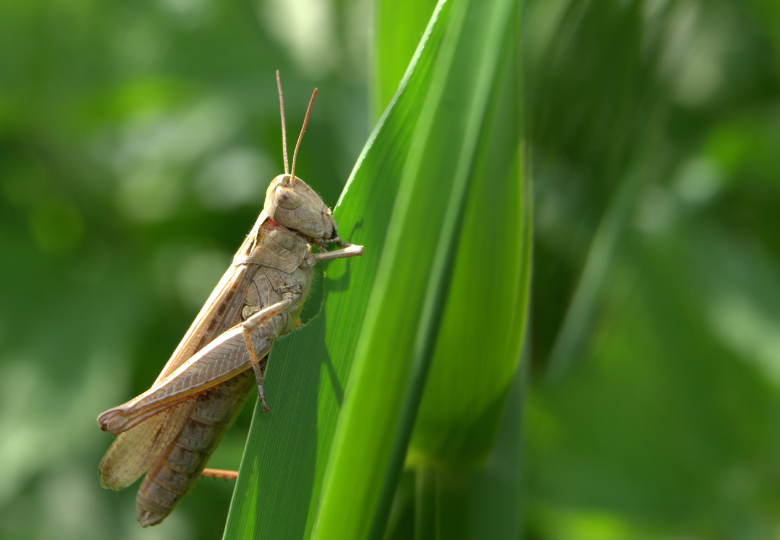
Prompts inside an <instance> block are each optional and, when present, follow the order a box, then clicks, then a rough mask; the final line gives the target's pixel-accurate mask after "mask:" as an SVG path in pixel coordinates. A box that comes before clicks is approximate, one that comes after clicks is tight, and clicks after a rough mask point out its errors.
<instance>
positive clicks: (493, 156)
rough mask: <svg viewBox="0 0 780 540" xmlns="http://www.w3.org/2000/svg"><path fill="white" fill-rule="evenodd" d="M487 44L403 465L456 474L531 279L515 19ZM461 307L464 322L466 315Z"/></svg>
mask: <svg viewBox="0 0 780 540" xmlns="http://www.w3.org/2000/svg"><path fill="white" fill-rule="evenodd" d="M518 7H519V6H517V5H515V6H514V9H513V10H512V12H511V15H510V14H507V15H506V19H505V20H503V21H496V27H494V28H492V29H491V30H490V31H489V33H490V34H491V35H496V36H501V37H500V39H498V40H497V42H496V44H495V47H496V49H495V51H494V54H495V57H494V64H492V65H491V64H489V63H488V62H483V64H482V68H483V69H484V72H483V73H481V74H480V76H481V77H484V78H485V79H486V80H491V81H493V85H492V88H491V89H490V96H489V101H488V104H487V111H486V114H485V119H484V123H483V125H482V129H481V131H480V137H479V143H478V147H477V149H476V152H475V156H474V164H473V169H472V171H471V179H472V180H471V187H470V191H469V193H468V200H467V203H466V205H467V206H466V211H465V214H464V217H463V227H462V232H461V234H460V239H459V245H458V254H457V258H456V260H455V262H454V270H453V278H452V284H451V286H450V288H449V291H448V293H447V306H446V311H445V314H444V320H443V324H442V328H441V330H440V333H439V336H438V341H437V344H436V350H435V356H434V359H433V363H432V365H431V372H430V373H429V376H428V381H427V383H426V388H425V394H424V397H423V401H422V403H421V405H420V410H419V412H418V414H417V419H416V424H415V428H414V434H413V437H412V441H411V444H410V449H409V460H408V461H409V463H410V464H412V465H422V466H426V467H435V468H437V469H442V468H449V469H454V470H457V471H460V472H461V473H465V472H470V471H472V470H474V469H475V468H478V467H480V466H481V465H482V464H483V463H484V461H485V459H486V457H487V454H488V452H489V451H490V449H491V447H492V445H493V440H494V438H495V432H496V429H497V428H498V423H499V421H500V419H501V417H502V411H503V406H504V401H505V399H506V395H507V392H508V391H509V386H510V384H511V382H512V378H513V375H514V373H515V370H516V367H517V362H518V359H519V357H520V348H521V342H522V336H523V330H524V327H525V315H526V306H527V299H528V286H529V274H530V246H531V236H530V233H531V225H530V190H529V189H528V187H529V186H528V185H527V183H526V182H524V175H523V167H524V164H523V159H522V155H521V124H520V120H521V118H520V90H519V82H520V73H519V58H518V52H519V51H518V47H517V44H518V24H519V12H518V11H517V8H518ZM464 308H467V309H468V311H469V313H470V315H465V314H464Z"/></svg>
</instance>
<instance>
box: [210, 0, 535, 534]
mask: <svg viewBox="0 0 780 540" xmlns="http://www.w3.org/2000/svg"><path fill="white" fill-rule="evenodd" d="M517 9H518V2H517V1H515V0H490V1H484V2H478V1H476V0H472V1H457V2H440V3H439V5H438V6H437V8H436V11H435V12H434V14H433V18H432V19H431V22H430V24H429V26H428V28H427V30H426V32H425V35H424V37H423V39H422V41H421V43H420V46H419V47H418V49H417V52H416V54H415V57H414V58H413V60H412V63H411V64H410V67H409V69H408V70H407V73H406V75H405V77H404V79H403V81H402V83H401V86H400V88H399V90H398V93H397V94H396V96H395V97H394V98H393V101H392V102H391V104H390V106H389V107H388V109H387V111H386V112H385V114H384V115H383V117H382V119H381V120H380V122H379V125H378V126H377V128H376V130H375V131H374V133H373V135H372V137H371V138H370V140H369V141H368V143H367V144H366V147H365V149H364V151H363V154H362V155H361V157H360V159H359V160H358V163H357V165H356V167H355V170H354V171H353V174H352V176H351V178H350V181H349V183H348V184H347V187H346V188H345V190H344V193H343V194H342V198H341V201H340V203H339V204H338V205H337V206H338V207H337V209H336V211H335V215H336V219H337V221H338V223H339V231H340V233H341V235H342V237H344V238H346V239H348V240H349V241H351V242H354V243H357V244H362V245H364V246H365V255H364V256H363V257H361V258H358V259H353V260H342V261H334V262H332V263H329V265H328V266H327V267H326V270H325V281H324V284H323V288H324V301H323V306H322V310H321V312H320V314H319V315H318V316H317V317H315V318H314V319H313V320H312V321H311V322H310V323H309V324H308V325H306V326H305V327H303V328H302V329H300V330H298V331H296V332H293V333H292V334H290V335H289V336H286V337H285V338H283V339H280V340H278V342H277V343H276V344H275V345H274V349H273V351H272V354H271V358H270V360H269V364H268V370H267V378H266V388H267V395H268V399H269V403H270V405H271V408H272V412H271V413H269V414H259V413H258V411H257V410H256V411H255V413H256V414H255V417H254V420H253V425H252V428H251V431H250V437H249V440H248V442H247V449H246V452H245V454H244V459H243V462H242V465H241V472H240V475H239V481H238V484H237V486H236V491H235V495H234V500H233V504H232V506H231V511H230V515H229V518H228V525H227V528H226V533H225V538H231V539H232V538H290V539H292V538H296V539H297V538H309V537H312V538H318V539H325V538H366V537H367V536H372V537H376V538H378V537H381V536H382V535H383V534H384V530H385V523H386V521H387V517H388V514H389V512H390V507H391V503H392V500H393V494H394V492H395V489H396V485H397V483H398V479H399V475H400V473H401V469H402V466H403V463H404V460H405V457H406V454H407V447H408V443H409V439H410V437H411V433H412V427H413V425H414V420H415V417H416V416H417V410H418V407H419V404H420V400H421V398H422V394H423V389H424V388H425V381H426V375H427V372H428V367H429V365H430V363H431V360H432V358H433V357H434V351H436V350H442V349H441V347H443V346H444V345H442V342H441V341H440V336H441V335H442V334H440V330H441V329H448V330H447V332H449V334H448V335H447V337H445V338H444V339H446V340H450V339H451V335H452V334H451V333H452V331H453V329H456V331H459V330H457V329H459V328H462V320H463V319H464V318H465V319H466V320H468V321H469V322H470V323H471V324H470V326H469V328H470V329H471V330H472V332H473V336H471V335H469V336H468V338H469V339H470V340H471V343H470V344H469V346H468V347H466V348H463V350H464V351H469V357H468V358H465V357H464V356H463V355H460V356H457V357H456V358H453V359H452V360H453V361H456V365H457V366H458V368H459V369H460V368H461V367H462V366H466V365H469V363H470V362H473V356H471V351H473V350H474V349H473V348H474V347H476V348H479V343H480V342H482V341H484V340H493V339H494V338H495V336H497V335H499V334H500V335H501V339H499V340H498V341H495V343H493V344H492V345H490V347H491V351H492V350H495V351H500V353H499V354H500V355H501V357H500V358H496V361H495V362H493V363H490V365H489V366H488V367H487V368H486V373H485V376H484V377H480V378H479V380H480V381H481V382H480V384H479V385H478V386H477V387H475V388H476V389H478V390H485V389H487V390H488V391H487V392H484V393H483V396H482V398H483V399H482V400H481V402H472V406H473V407H474V412H477V411H483V412H486V411H487V412H489V413H490V414H491V416H495V417H496V418H498V419H500V417H501V410H502V408H503V402H504V400H505V397H506V393H507V392H508V388H509V383H510V382H511V379H512V374H513V372H514V367H515V366H516V362H517V358H518V353H519V347H520V338H521V331H522V327H523V320H524V313H525V291H526V287H527V277H528V273H527V269H528V258H529V252H528V246H529V245H530V243H529V240H528V232H529V230H530V229H529V227H528V221H527V220H528V216H529V215H530V214H529V212H528V198H527V193H526V191H525V189H524V187H523V186H524V184H523V182H522V178H523V177H522V175H521V171H522V159H521V153H520V132H519V110H518V106H519V94H518V91H517V63H516V48H517V25H518V17H517ZM507 102H509V103H510V104H511V106H509V107H508V108H507ZM311 183H312V185H314V186H316V180H313V181H312V182H311ZM486 212H487V213H486ZM496 232H497V234H496V235H493V233H496ZM482 244H484V245H482ZM475 247H476V248H477V251H476V252H475V253H476V254H475V256H473V257H471V256H469V253H468V251H469V250H471V249H472V248H475ZM481 265H488V269H489V270H490V269H492V271H489V272H488V273H487V274H485V267H484V266H481ZM496 265H498V267H497V268H496ZM475 272H476V274H475ZM486 278H487V279H486ZM464 280H467V281H464ZM468 280H470V281H468ZM470 284H472V285H473V292H472V294H471V295H470V294H467V290H468V289H469V287H470ZM484 289H488V290H489V291H490V292H489V293H486V292H485V290H484ZM451 292H454V293H456V299H455V300H451V299H449V296H450V293H451ZM480 296H482V297H483V298H488V297H489V298H490V301H489V302H488V304H487V305H486V306H482V307H480V305H479V302H480V300H479V298H480ZM475 299H476V300H477V304H476V305H475V304H474V300H475ZM483 308H484V309H483ZM485 310H490V311H491V313H490V315H489V316H487V315H485V313H484V311H485ZM458 314H459V315H458ZM507 315H508V318H507ZM485 322H487V324H488V325H489V326H490V328H489V329H488V331H487V332H484V331H485ZM483 332H484V334H483ZM507 332H509V335H507ZM483 335H484V336H485V337H483ZM456 345H457V344H456ZM443 350H446V347H445V348H444V349H443ZM445 360H447V361H449V359H447V358H445ZM444 369H445V371H446V369H447V368H446V366H445V367H444ZM489 373H492V375H489ZM462 375H465V376H466V377H467V378H468V377H469V371H468V370H465V371H463V373H462ZM448 392H449V390H448ZM483 416H484V415H483ZM454 419H455V420H456V422H460V419H459V418H454ZM488 425H490V426H491V427H490V428H489V429H488V430H487V431H486V433H485V434H484V440H483V441H482V442H480V443H479V444H477V445H476V447H474V448H472V447H470V446H469V445H466V446H467V447H466V450H467V452H468V454H469V457H468V458H467V459H468V460H469V462H473V463H475V466H476V464H477V463H480V462H482V461H484V459H485V457H486V454H487V450H488V449H489V448H490V443H491V442H492V438H493V437H494V436H495V426H496V425H497V420H496V421H495V422H494V421H492V420H491V421H490V422H488ZM472 428H473V426H472V424H471V420H469V423H468V425H467V428H466V429H467V430H469V429H472ZM475 448H476V453H475ZM420 455H423V454H420ZM473 456H476V458H475V457H473Z"/></svg>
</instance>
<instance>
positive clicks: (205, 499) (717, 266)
mask: <svg viewBox="0 0 780 540" xmlns="http://www.w3.org/2000/svg"><path fill="white" fill-rule="evenodd" d="M410 9H414V8H410ZM431 9H432V5H431ZM374 24H375V13H374V12H373V5H372V2H370V1H367V0H351V1H348V0H330V1H325V0H294V1H284V0H265V1H262V2H245V1H221V2H217V1H212V0H146V1H138V2H132V3H130V2H117V1H111V2H108V1H107V2H102V3H101V2H86V1H83V2H76V1H66V0H60V1H35V0H28V1H25V2H12V1H10V0H9V1H6V2H0V248H2V254H3V255H2V262H0V284H1V285H0V291H1V293H0V384H1V385H2V392H0V441H2V442H0V464H1V465H0V472H2V474H0V537H2V538H4V539H6V538H8V539H20V540H21V539H27V538H42V539H43V538H46V539H49V538H52V539H54V538H56V539H71V538H72V539H82V538H85V539H93V538H94V539H102V538H145V539H153V538H169V539H178V538H203V539H210V538H219V537H220V536H221V533H222V529H223V527H224V520H225V516H226V514H227V508H228V504H229V499H230V494H231V490H232V486H231V485H230V484H227V483H223V482H221V481H212V480H202V481H200V482H199V483H198V484H197V485H196V487H195V488H194V490H193V491H192V493H191V494H190V495H188V496H187V498H186V499H184V501H183V502H182V503H181V505H180V506H179V507H178V508H177V510H176V511H175V512H174V513H173V514H172V515H171V516H170V517H169V518H168V519H167V520H166V521H165V523H164V524H163V525H161V526H159V527H155V528H152V529H148V530H143V529H141V528H140V527H139V526H138V525H137V523H136V522H135V516H134V502H133V501H134V497H135V489H132V488H131V489H128V490H126V491H124V492H121V493H113V492H109V491H104V490H102V489H101V488H100V486H99V483H98V481H97V475H96V467H97V463H98V461H99V459H100V456H101V455H102V453H103V452H104V451H105V449H106V448H107V447H108V445H109V442H110V437H109V436H108V435H106V434H104V433H101V432H100V431H99V430H98V429H97V426H96V423H95V416H96V415H97V414H98V413H99V412H101V411H103V410H105V409H107V408H108V407H111V406H113V405H116V404H118V403H121V402H123V401H125V400H126V399H128V398H129V397H132V396H134V395H136V394H138V393H140V392H141V391H143V390H145V389H146V388H147V387H148V386H149V384H150V382H151V381H152V380H153V379H154V377H156V375H157V373H158V372H159V370H160V368H161V367H162V365H163V363H164V362H165V360H166V359H167V358H168V356H169V355H170V353H171V351H172V350H173V348H174V347H175V346H176V344H177V343H178V341H179V339H180V338H181V335H182V333H183V332H184V330H185V329H186V328H187V326H188V325H189V323H190V322H191V320H192V318H193V317H194V315H195V314H196V313H197V310H198V309H199V307H200V306H201V304H202V303H203V301H204V299H205V298H206V296H207V295H208V293H209V292H210V291H211V288H212V287H213V285H214V283H216V281H217V279H218V278H219V276H220V275H221V273H222V272H223V271H224V269H225V267H226V265H227V264H228V263H229V261H230V258H231V256H232V253H233V251H234V250H235V249H236V247H237V246H238V245H239V243H240V242H241V240H242V238H243V236H244V235H245V234H246V232H247V231H248V229H249V227H250V226H251V225H252V223H253V222H254V219H255V217H256V216H257V213H258V212H259V210H260V208H261V205H262V199H263V194H264V192H265V188H266V186H267V182H268V181H269V180H270V179H271V178H272V177H273V176H275V175H276V174H278V173H279V172H281V170H282V160H281V137H280V130H279V117H278V104H277V98H276V88H275V85H274V71H275V70H276V69H280V70H281V73H282V81H283V83H284V86H285V97H286V99H285V102H286V109H287V118H288V128H289V131H290V132H291V133H295V132H297V130H298V128H299V126H300V122H301V120H302V116H303V112H304V110H305V107H306V104H307V99H308V96H309V94H310V91H311V89H312V88H313V87H314V86H317V87H319V88H320V94H319V96H318V98H317V102H316V104H315V107H314V112H313V114H312V118H311V120H310V123H309V129H308V133H307V136H306V138H305V140H304V141H303V145H302V149H301V153H300V159H299V161H298V166H297V167H296V171H299V176H301V177H302V178H304V179H305V180H307V181H308V182H309V183H310V184H311V185H312V186H313V187H314V188H315V189H316V190H317V191H318V192H319V193H320V194H321V195H322V197H323V199H324V200H325V201H326V202H327V203H329V204H331V205H332V204H335V201H336V200H337V198H338V195H339V192H340V190H341V187H342V186H343V184H344V182H345V181H346V178H347V177H348V175H349V172H350V170H351V169H352V166H353V164H354V162H355V160H356V159H357V157H358V154H359V152H360V150H361V148H362V146H363V144H364V142H365V140H366V138H367V137H368V135H369V133H370V130H371V128H372V127H373V118H375V117H376V115H377V114H378V111H379V110H381V107H382V104H385V103H386V101H387V99H389V97H388V96H377V95H373V94H372V89H373V88H375V84H373V83H372V82H371V81H372V77H377V75H376V65H374V64H373V57H372V55H371V43H372V28H373V26H374ZM396 24H403V19H401V20H400V21H398V22H396ZM421 34H422V29H420V35H421ZM522 39H523V41H522V49H521V50H522V56H523V58H524V68H525V77H524V83H525V88H524V95H525V103H524V105H525V112H524V117H525V120H526V132H527V143H528V149H529V151H530V152H529V155H530V156H531V160H530V162H531V168H532V178H533V186H534V192H535V208H534V214H535V250H534V269H533V283H532V305H531V317H530V323H529V324H530V327H529V333H528V337H529V343H528V348H527V350H528V358H529V362H528V364H527V367H528V370H527V373H528V377H527V399H526V408H525V411H524V415H523V422H524V428H523V429H524V437H525V445H524V450H525V453H524V455H523V460H524V464H525V477H524V478H523V480H522V482H523V490H524V492H525V497H524V508H523V509H522V511H523V519H524V525H523V530H524V537H525V538H529V539H540V540H541V539H544V540H547V539H550V540H555V539H561V540H591V539H592V540H612V539H615V540H618V539H635V538H648V539H650V538H653V539H654V538H658V539H662V538H664V539H665V538H712V539H732V538H733V539H764V538H778V537H780V415H779V414H778V413H779V412H780V407H779V405H780V399H778V398H779V396H778V387H780V3H777V2H776V1H774V0H747V1H745V0H742V1H738V0H730V1H725V0H724V1H717V0H715V1H708V2H704V1H694V0H677V1H676V0H667V1H664V0H653V1H649V0H648V1H644V2H639V1H624V0H621V1H618V0H589V1H587V0H569V1H564V0H561V1H543V0H528V1H527V2H526V5H525V11H524V13H523V17H522ZM415 45H416V43H399V44H398V46H399V50H402V51H407V53H406V54H408V55H409V56H411V53H412V51H413V50H414V47H415ZM291 137H292V136H291ZM249 413H251V407H247V408H246V411H245V413H244V415H243V416H242V418H241V419H240V420H239V422H238V424H237V425H236V427H235V428H234V429H233V430H231V432H230V433H228V435H227V437H226V439H225V440H224V442H223V443H222V445H221V446H220V448H219V450H218V452H217V454H216V455H215V457H214V459H213V461H212V463H211V464H212V466H214V467H224V468H236V467H237V466H238V463H239V460H240V455H241V452H242V450H243V445H244V437H245V432H246V427H247V426H248V424H249ZM518 511H519V510H518Z"/></svg>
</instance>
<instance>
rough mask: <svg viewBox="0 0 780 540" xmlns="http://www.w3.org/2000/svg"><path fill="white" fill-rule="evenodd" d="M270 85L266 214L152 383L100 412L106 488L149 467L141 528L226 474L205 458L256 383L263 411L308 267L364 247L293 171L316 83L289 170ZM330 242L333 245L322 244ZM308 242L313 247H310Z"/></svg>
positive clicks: (140, 502)
mask: <svg viewBox="0 0 780 540" xmlns="http://www.w3.org/2000/svg"><path fill="white" fill-rule="evenodd" d="M276 82H277V87H278V90H279V104H280V109H281V116H282V144H283V154H284V174H282V175H279V176H277V177H276V178H274V179H273V180H272V181H271V185H270V186H269V187H268V190H267V192H266V198H265V204H264V206H263V211H262V212H261V213H260V216H259V217H258V219H257V222H256V223H255V225H254V227H252V230H251V231H250V232H249V235H248V236H247V237H246V239H245V240H244V242H243V243H242V244H241V247H240V248H239V249H238V252H236V254H235V256H234V257H233V264H232V265H231V266H230V268H228V270H227V271H226V272H225V274H224V276H222V279H221V280H220V281H219V283H218V284H217V286H216V288H215V289H214V291H213V292H212V293H211V296H209V298H208V300H207V301H206V304H205V305H204V306H203V308H202V309H201V310H200V313H199V314H198V316H197V317H196V318H195V321H194V322H193V323H192V325H191V326H190V329H189V330H188V331H187V333H186V334H185V335H184V338H182V340H181V343H179V346H178V347H176V350H175V351H174V352H173V356H171V358H170V360H168V363H167V364H166V365H165V368H163V370H162V373H160V375H159V376H158V377H157V380H156V381H155V382H154V384H153V385H152V387H151V388H150V389H149V390H147V391H146V392H144V393H143V394H141V395H139V396H138V397H136V398H134V399H132V400H130V401H128V402H127V403H125V404H123V405H120V406H118V407H115V408H113V409H110V410H108V411H106V412H104V413H102V414H101V415H100V416H98V419H97V420H98V424H99V425H100V428H101V429H102V430H104V431H109V432H111V433H112V434H113V435H118V437H117V438H116V440H114V442H113V444H112V445H111V447H110V448H109V449H108V451H107V452H106V455H105V456H104V457H103V459H102V461H101V462H100V466H99V476H100V482H101V484H102V485H103V487H106V488H110V489H115V490H120V489H124V488H126V487H127V486H129V485H130V484H132V483H133V482H135V481H136V480H137V479H138V478H139V477H141V476H142V475H143V474H144V473H146V478H144V480H143V482H142V483H141V487H140V488H139V489H138V495H137V496H136V518H137V519H138V522H139V523H140V524H141V525H142V526H144V527H147V526H149V525H156V524H157V523H160V522H161V521H162V520H163V519H165V517H166V516H167V515H168V514H169V513H170V512H171V510H173V508H174V506H176V504H177V503H178V502H179V500H180V499H181V498H182V497H183V496H184V495H186V494H187V492H188V491H189V490H190V488H191V487H192V485H193V484H194V483H195V480H197V478H198V477H199V476H200V475H201V474H202V473H203V474H204V475H206V476H231V475H230V473H225V472H224V471H214V470H211V471H210V472H208V471H209V470H206V471H205V472H204V468H205V466H206V462H207V461H208V459H209V457H210V456H211V454H212V453H213V452H214V450H215V449H216V447H217V445H218V444H219V443H220V441H221V440H222V437H223V436H224V434H225V432H226V431H227V429H228V428H229V427H230V426H231V425H232V424H233V422H234V421H235V419H236V417H237V416H238V413H239V412H240V411H241V408H242V407H243V404H244V402H245V401H246V400H247V398H248V397H249V395H250V394H251V393H252V390H253V389H254V388H257V394H258V398H259V399H260V403H261V404H262V407H263V411H268V410H269V408H268V404H267V403H266V399H265V392H264V390H263V375H264V372H265V365H266V362H267V359H268V352H269V350H270V348H271V344H272V343H273V340H274V339H275V338H277V337H279V336H281V335H283V334H287V333H288V332H290V331H291V330H292V329H293V327H294V326H295V325H296V324H297V322H298V316H299V314H300V311H301V307H302V306H303V302H304V299H305V297H306V293H307V291H308V290H309V285H310V284H311V279H312V270H311V268H312V266H314V265H315V264H316V263H317V262H318V261H324V260H330V259H338V258H343V257H354V256H357V255H362V254H363V247H362V246H356V245H352V244H349V243H347V242H344V241H342V240H341V238H340V237H339V236H338V229H337V226H336V221H335V220H334V218H333V215H332V213H331V210H330V208H328V207H327V206H325V203H323V202H322V200H321V199H320V197H319V196H318V195H317V194H316V193H315V192H314V191H313V190H312V189H311V188H310V187H309V186H308V185H306V183H305V182H304V181H303V180H301V179H300V178H297V177H296V176H295V159H296V156H297V154H298V147H299V146H300V144H301V139H302V138H303V133H304V132H305V131H306V124H307V123H308V120H309V113H310V112H311V107H312V104H313V103H314V98H315V96H316V95H317V89H315V90H314V92H313V93H312V96H311V100H310V101H309V107H308V109H307V111H306V117H305V119H304V122H303V127H302V128H301V133H300V135H299V137H298V143H297V144H296V145H295V151H294V152H293V159H292V169H291V170H289V171H288V161H287V134H286V128H285V120H284V97H283V95H282V84H281V80H280V78H279V72H278V71H277V72H276ZM331 243H336V244H337V245H338V246H339V249H336V250H334V251H327V248H328V246H329V245H330V244H331ZM312 246H314V247H316V248H318V250H319V252H314V253H312V249H311V248H312ZM253 375H254V376H253ZM253 383H255V384H253ZM223 473H225V474H224V475H223Z"/></svg>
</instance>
